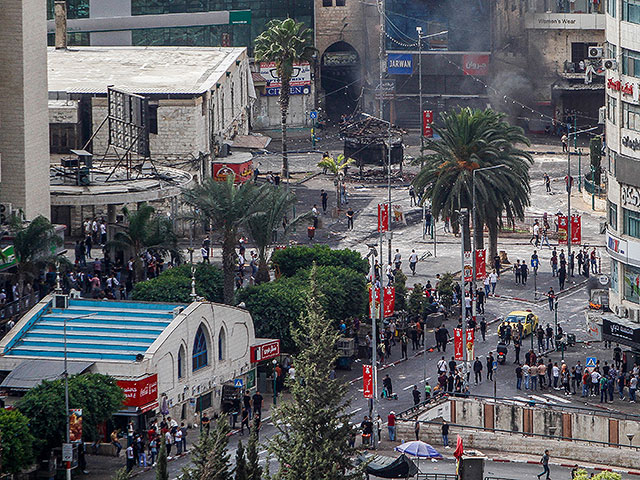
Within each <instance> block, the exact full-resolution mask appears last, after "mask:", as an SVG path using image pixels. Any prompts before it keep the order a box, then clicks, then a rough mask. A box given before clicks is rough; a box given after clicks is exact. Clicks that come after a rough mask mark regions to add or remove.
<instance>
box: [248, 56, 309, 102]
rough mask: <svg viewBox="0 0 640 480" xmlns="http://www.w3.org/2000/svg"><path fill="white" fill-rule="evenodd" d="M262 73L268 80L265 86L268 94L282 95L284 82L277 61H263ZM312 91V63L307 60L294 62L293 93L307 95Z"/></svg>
mask: <svg viewBox="0 0 640 480" xmlns="http://www.w3.org/2000/svg"><path fill="white" fill-rule="evenodd" d="M260 75H262V76H263V77H264V78H265V80H266V81H267V86H266V88H265V95H266V96H277V95H280V87H281V86H282V82H281V80H280V77H279V76H278V71H277V68H276V64H275V62H261V63H260ZM310 92H311V65H309V64H308V63H306V62H302V63H300V62H296V63H294V64H293V75H292V76H291V82H290V84H289V93H290V94H291V95H306V94H309V93H310Z"/></svg>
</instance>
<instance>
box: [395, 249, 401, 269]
mask: <svg viewBox="0 0 640 480" xmlns="http://www.w3.org/2000/svg"><path fill="white" fill-rule="evenodd" d="M393 263H394V264H395V266H396V270H400V267H401V266H402V255H400V250H398V249H397V248H396V254H395V255H394V256H393Z"/></svg>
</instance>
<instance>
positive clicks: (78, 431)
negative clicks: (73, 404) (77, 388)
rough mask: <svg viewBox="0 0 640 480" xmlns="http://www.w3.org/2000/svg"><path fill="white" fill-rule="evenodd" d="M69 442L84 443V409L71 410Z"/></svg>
mask: <svg viewBox="0 0 640 480" xmlns="http://www.w3.org/2000/svg"><path fill="white" fill-rule="evenodd" d="M69 440H71V442H72V443H73V442H81V441H82V409H81V408H70V409H69Z"/></svg>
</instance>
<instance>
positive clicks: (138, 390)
mask: <svg viewBox="0 0 640 480" xmlns="http://www.w3.org/2000/svg"><path fill="white" fill-rule="evenodd" d="M118 386H119V387H120V388H121V389H122V391H123V392H124V396H125V400H124V405H125V406H127V407H145V406H146V407H148V409H151V408H155V407H154V406H153V405H152V404H154V403H155V404H156V406H157V403H158V375H157V374H153V375H150V376H148V377H146V378H143V379H142V380H118Z"/></svg>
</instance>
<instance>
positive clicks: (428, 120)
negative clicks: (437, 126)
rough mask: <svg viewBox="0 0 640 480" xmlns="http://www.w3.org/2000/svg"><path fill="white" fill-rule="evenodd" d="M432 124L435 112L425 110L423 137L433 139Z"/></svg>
mask: <svg viewBox="0 0 640 480" xmlns="http://www.w3.org/2000/svg"><path fill="white" fill-rule="evenodd" d="M432 123H433V111H432V110H423V111H422V136H424V137H433V129H432V128H431V124H432Z"/></svg>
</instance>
